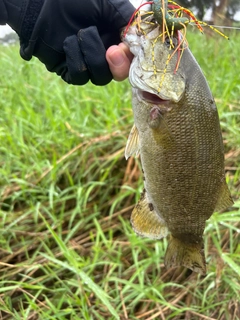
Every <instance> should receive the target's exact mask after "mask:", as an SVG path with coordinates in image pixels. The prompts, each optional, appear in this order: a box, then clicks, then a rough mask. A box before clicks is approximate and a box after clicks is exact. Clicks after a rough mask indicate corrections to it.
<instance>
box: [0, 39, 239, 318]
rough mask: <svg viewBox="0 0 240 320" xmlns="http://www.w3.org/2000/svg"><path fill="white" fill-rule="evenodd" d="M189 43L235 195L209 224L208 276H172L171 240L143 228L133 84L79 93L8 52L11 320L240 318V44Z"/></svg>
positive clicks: (4, 227)
mask: <svg viewBox="0 0 240 320" xmlns="http://www.w3.org/2000/svg"><path fill="white" fill-rule="evenodd" d="M188 41H189V45H190V48H191V49H192V51H193V53H194V55H195V56H196V58H197V60H198V62H199V64H200V65H201V67H202V69H203V70H204V73H205V74H206V77H207V79H208V81H209V84H210V87H211V89H212V91H213V94H214V97H215V99H216V102H217V105H218V109H219V113H220V121H221V126H222V131H223V137H224V143H225V150H226V174H227V180H228V183H229V186H230V189H231V193H232V195H233V197H234V199H235V206H234V208H231V209H230V210H229V211H226V212H224V213H215V214H214V215H213V216H212V217H211V218H210V220H209V221H208V222H207V225H206V230H205V237H204V239H205V247H206V257H207V263H208V274H207V276H206V277H201V276H199V275H197V274H195V273H192V272H190V271H188V270H186V269H185V268H177V269H170V270H166V269H165V267H164V265H163V257H164V253H165V250H166V246H167V240H165V239H164V240H163V241H151V240H148V239H141V238H139V237H137V236H136V235H135V234H134V232H133V231H132V229H131V226H130V222H129V217H130V213H131V210H132V208H133V206H134V204H135V203H136V201H137V200H138V198H139V195H140V192H141V190H142V178H141V168H140V164H139V160H138V159H130V160H129V161H128V162H126V161H125V159H124V146H125V144H126V138H127V136H128V132H129V131H130V128H131V125H132V123H133V117H132V112H131V90H130V86H129V84H128V82H127V81H125V82H123V83H115V82H112V83H111V84H110V85H108V86H106V87H101V88H100V87H95V86H93V85H91V84H88V85H86V86H84V87H73V86H69V85H67V84H65V83H64V82H62V81H61V80H60V79H58V78H57V77H56V76H55V75H52V74H50V73H48V72H47V71H46V70H45V68H44V66H42V65H41V64H40V63H39V62H38V61H37V59H33V60H32V61H30V62H28V63H26V62H24V61H22V60H21V59H20V58H19V54H18V48H16V47H9V48H5V47H2V48H1V52H0V74H1V78H0V94H1V100H0V106H1V108H0V110H1V115H0V141H1V143H0V196H1V198H0V216H1V222H0V231H1V233H0V243H1V246H0V248H1V249H0V279H1V286H0V318H1V319H31V320H32V319H33V320H34V319H44V320H48V319H49V320H50V319H87V320H88V319H89V320H90V319H100V320H101V319H104V320H105V319H121V320H123V319H141V320H142V319H148V320H151V319H169V320H170V319H176V320H177V319H222V320H225V319H229V320H230V319H231V320H232V319H240V311H239V310H240V245H239V243H240V241H239V240H240V200H239V192H240V160H239V159H240V82H239V70H240V59H239V51H240V36H239V35H232V36H231V41H230V42H228V41H226V40H224V39H221V38H219V37H216V39H215V40H214V39H212V38H208V37H205V36H201V35H198V34H196V35H195V34H189V38H188Z"/></svg>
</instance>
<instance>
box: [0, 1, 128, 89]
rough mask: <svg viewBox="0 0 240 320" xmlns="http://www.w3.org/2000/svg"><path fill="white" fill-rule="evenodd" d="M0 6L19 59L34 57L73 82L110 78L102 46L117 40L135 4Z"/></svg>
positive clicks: (103, 81)
mask: <svg viewBox="0 0 240 320" xmlns="http://www.w3.org/2000/svg"><path fill="white" fill-rule="evenodd" d="M1 8H3V11H2V10H1ZM0 10H1V12H5V13H4V14H2V13H0V23H1V22H7V24H9V25H10V26H11V27H12V28H13V29H14V30H15V31H16V32H17V33H18V35H19V38H20V47H21V48H20V54H21V56H22V58H23V59H25V60H30V59H31V58H32V56H36V57H38V58H39V60H40V61H42V62H43V63H44V64H45V65H46V67H47V69H48V70H49V71H51V72H56V73H57V74H58V75H60V76H61V77H62V78H63V79H64V80H65V81H66V82H68V83H71V84H77V85H81V84H85V83H86V82H87V81H88V80H89V79H91V81H92V82H93V83H94V84H97V85H105V84H107V83H108V82H110V81H111V79H112V75H111V73H110V70H109V67H108V64H107V61H106V58H105V54H106V49H107V48H108V47H109V46H111V45H113V44H118V43H119V42H120V37H119V30H120V28H122V27H124V26H125V25H126V24H127V23H128V21H129V19H130V17H131V15H132V13H133V12H134V7H133V6H132V5H131V4H130V2H129V1H128V0H0ZM6 20H7V21H6Z"/></svg>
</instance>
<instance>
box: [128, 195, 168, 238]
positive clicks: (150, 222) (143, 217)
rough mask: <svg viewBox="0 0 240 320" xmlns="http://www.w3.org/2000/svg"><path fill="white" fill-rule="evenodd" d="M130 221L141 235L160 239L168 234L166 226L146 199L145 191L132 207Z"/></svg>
mask: <svg viewBox="0 0 240 320" xmlns="http://www.w3.org/2000/svg"><path fill="white" fill-rule="evenodd" d="M131 223H132V227H133V230H134V231H135V232H136V234H137V235H139V236H142V237H147V238H151V239H161V238H164V237H166V236H167V234H168V228H167V227H166V225H165V224H164V221H163V220H162V219H161V218H160V217H159V215H158V214H157V213H156V211H155V210H154V207H153V205H152V204H151V203H150V202H149V200H148V199H147V193H146V192H144V193H143V195H142V197H141V199H140V200H139V202H138V203H137V205H136V206H135V208H134V209H133V212H132V215H131Z"/></svg>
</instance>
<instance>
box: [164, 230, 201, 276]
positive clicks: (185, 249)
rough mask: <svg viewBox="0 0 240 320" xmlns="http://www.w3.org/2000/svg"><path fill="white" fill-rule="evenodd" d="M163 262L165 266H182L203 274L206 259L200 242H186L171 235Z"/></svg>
mask: <svg viewBox="0 0 240 320" xmlns="http://www.w3.org/2000/svg"><path fill="white" fill-rule="evenodd" d="M164 264H165V266H166V267H167V268H169V267H177V266H184V267H187V268H189V269H191V270H193V271H195V272H198V273H200V274H203V275H205V274H206V261H205V256H204V249H203V244H202V242H201V243H197V244H188V243H185V242H182V241H181V240H179V239H177V238H174V237H173V236H171V238H170V240H169V244H168V248H167V252H166V254H165V261H164Z"/></svg>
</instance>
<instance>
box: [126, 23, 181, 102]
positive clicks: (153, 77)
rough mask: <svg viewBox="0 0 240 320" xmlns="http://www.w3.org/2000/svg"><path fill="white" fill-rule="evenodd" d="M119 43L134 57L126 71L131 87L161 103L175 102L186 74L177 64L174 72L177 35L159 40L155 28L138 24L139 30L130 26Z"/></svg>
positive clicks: (157, 28)
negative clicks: (126, 46) (166, 101)
mask: <svg viewBox="0 0 240 320" xmlns="http://www.w3.org/2000/svg"><path fill="white" fill-rule="evenodd" d="M123 41H124V42H125V43H127V45H128V46H129V48H130V51H131V52H132V53H133V55H134V58H133V61H132V64H131V67H130V71H129V81H130V83H131V85H132V87H133V88H137V89H138V90H141V91H143V92H147V93H149V94H153V95H156V96H158V97H159V98H160V99H162V100H170V101H172V102H175V103H177V102H179V101H180V100H181V99H182V97H183V95H184V92H185V87H186V75H185V72H184V68H183V66H182V65H181V64H180V65H179V66H178V70H177V72H176V66H177V64H178V60H179V53H178V52H177V50H176V48H177V46H178V42H179V40H178V39H177V34H174V35H173V36H172V37H170V38H169V37H167V36H165V37H163V36H162V31H161V30H160V26H159V25H154V24H145V23H144V22H142V23H141V29H140V31H139V30H138V28H137V27H136V26H132V27H130V28H129V30H128V32H127V34H126V35H125V36H124V37H123ZM179 52H180V51H179Z"/></svg>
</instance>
